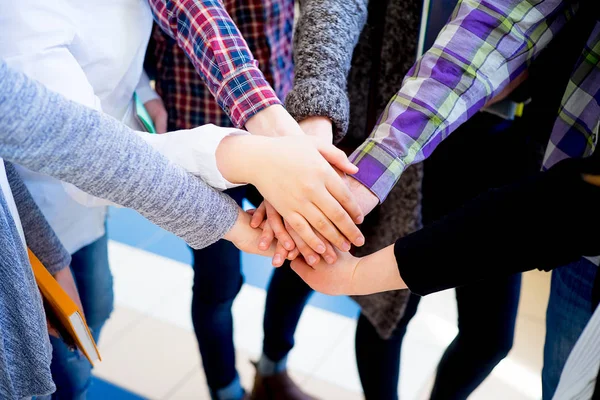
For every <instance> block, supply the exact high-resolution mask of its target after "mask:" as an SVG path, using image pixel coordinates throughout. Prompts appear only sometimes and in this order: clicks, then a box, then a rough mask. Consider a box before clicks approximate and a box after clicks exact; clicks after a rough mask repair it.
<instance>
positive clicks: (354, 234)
mask: <svg viewBox="0 0 600 400" xmlns="http://www.w3.org/2000/svg"><path fill="white" fill-rule="evenodd" d="M318 207H319V209H320V211H321V212H322V214H323V215H324V217H325V218H327V220H328V221H330V223H331V224H332V226H333V227H335V228H337V229H336V230H335V232H338V231H339V233H341V235H343V238H342V241H339V240H340V235H337V236H336V237H337V240H338V241H334V239H332V238H331V237H329V236H327V235H325V233H324V232H323V231H321V230H320V229H318V231H319V232H320V233H321V234H323V236H325V238H326V239H328V240H329V241H330V242H331V243H332V244H333V245H335V246H336V247H337V248H338V249H340V250H342V251H349V250H350V248H349V243H348V241H350V242H351V243H353V244H354V245H356V246H362V245H363V244H365V237H364V236H363V234H362V233H361V232H360V229H358V226H356V224H355V223H354V221H352V218H350V215H348V213H347V212H346V210H344V208H343V207H342V206H341V205H340V203H338V202H337V201H336V200H335V199H334V198H333V197H332V196H324V197H323V198H322V199H319V204H318ZM307 219H308V218H307ZM308 221H309V222H310V223H311V224H312V221H311V220H310V219H309V220H308ZM321 223H322V222H321ZM313 226H314V227H318V226H317V225H314V224H313ZM344 242H346V243H344ZM342 246H343V247H342Z"/></svg>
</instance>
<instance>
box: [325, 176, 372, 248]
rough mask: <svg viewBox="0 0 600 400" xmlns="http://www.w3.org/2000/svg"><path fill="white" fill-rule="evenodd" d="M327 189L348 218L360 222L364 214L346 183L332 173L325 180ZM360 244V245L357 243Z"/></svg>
mask: <svg viewBox="0 0 600 400" xmlns="http://www.w3.org/2000/svg"><path fill="white" fill-rule="evenodd" d="M325 186H326V187H327V190H328V191H329V193H330V194H331V196H333V198H334V199H335V200H336V201H337V202H338V203H339V205H340V206H342V208H343V209H344V210H345V211H346V213H348V215H350V218H352V220H353V221H354V222H355V223H357V224H362V222H363V221H364V219H365V216H364V214H363V212H362V209H361V208H360V206H359V205H358V202H357V201H356V198H355V197H354V195H353V194H352V192H351V191H350V189H349V188H348V186H347V185H346V183H345V182H344V181H343V180H342V179H341V178H340V177H339V175H337V174H336V173H332V174H331V175H330V177H329V179H328V180H327V181H326V182H325ZM357 246H361V245H357Z"/></svg>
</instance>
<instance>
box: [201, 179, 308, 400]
mask: <svg viewBox="0 0 600 400" xmlns="http://www.w3.org/2000/svg"><path fill="white" fill-rule="evenodd" d="M227 194H229V195H230V196H231V197H232V198H233V199H234V200H235V201H236V202H237V203H238V204H240V205H241V203H242V200H243V199H244V197H245V196H246V189H245V188H236V189H233V190H229V191H227ZM290 272H291V274H293V275H294V276H296V275H295V273H294V272H293V271H291V270H290ZM297 279H299V278H297ZM243 282H244V277H243V275H242V271H241V259H240V252H239V250H238V249H236V247H235V246H234V245H233V244H231V243H230V242H228V241H226V240H220V241H219V242H217V243H215V244H213V245H212V246H209V247H207V248H205V249H202V250H195V251H194V286H193V297H192V322H193V324H194V330H195V332H196V338H197V340H198V347H199V348H200V354H201V356H202V363H203V365H204V372H205V374H206V381H207V383H208V386H209V388H210V392H211V396H212V398H213V399H217V395H216V392H217V391H218V390H219V389H223V388H224V387H226V386H228V385H230V384H231V383H232V382H233V381H234V380H235V379H236V378H237V377H238V375H237V371H236V368H235V348H234V343H233V316H232V313H231V307H232V305H233V301H234V300H235V297H236V296H237V294H238V293H239V291H240V289H241V287H242V283H243ZM300 282H301V283H302V285H305V283H304V282H302V281H300ZM278 302H280V303H283V304H285V307H286V308H292V309H298V308H299V309H302V307H303V306H304V300H303V299H296V298H295V297H293V296H286V295H285V294H284V295H281V296H277V301H274V300H273V299H269V298H267V304H266V310H265V313H266V314H267V315H273V311H277V310H278V308H277V307H278ZM279 306H281V307H283V306H282V305H279ZM277 318H279V317H277ZM276 321H277V324H276V325H278V329H280V330H281V331H282V333H281V337H280V333H279V331H278V332H277V334H276V335H275V337H274V336H269V335H266V334H265V340H266V341H267V343H269V345H268V346H269V348H272V349H274V351H275V352H276V353H277V354H279V353H284V352H285V353H287V350H285V351H284V350H279V348H280V347H284V348H285V349H287V347H288V345H286V344H285V343H287V341H288V340H289V338H290V337H291V336H292V335H293V331H294V328H295V327H296V323H295V321H294V320H293V319H292V320H291V321H289V324H288V323H287V321H288V320H287V319H286V320H284V319H281V320H279V319H277V320H276ZM286 326H287V330H286ZM288 331H289V334H286V333H285V332H288ZM267 337H273V338H274V339H275V338H276V339H280V338H281V339H282V340H275V341H274V342H273V344H272V345H271V344H270V343H271V342H270V341H269V340H268V339H267ZM290 348H291V347H290Z"/></svg>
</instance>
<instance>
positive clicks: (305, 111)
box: [285, 0, 368, 142]
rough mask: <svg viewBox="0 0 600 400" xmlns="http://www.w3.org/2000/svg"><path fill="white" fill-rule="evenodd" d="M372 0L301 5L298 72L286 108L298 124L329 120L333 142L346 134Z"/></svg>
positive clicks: (318, 1)
mask: <svg viewBox="0 0 600 400" xmlns="http://www.w3.org/2000/svg"><path fill="white" fill-rule="evenodd" d="M367 4H368V0H303V1H301V2H300V7H301V14H300V19H299V21H298V25H297V27H296V33H295V36H294V61H295V63H296V72H295V74H296V75H295V78H294V87H293V89H292V90H291V91H290V93H289V94H288V95H287V97H286V100H285V105H286V108H287V110H288V111H289V113H290V114H291V115H292V116H293V117H294V118H296V120H298V121H300V120H303V119H305V118H307V117H310V116H316V115H318V116H325V117H329V118H330V119H331V120H332V121H333V125H334V132H333V133H334V142H337V141H339V140H341V139H342V138H343V137H344V135H345V134H346V131H347V130H348V120H349V109H350V104H349V101H348V95H347V92H346V88H347V78H348V71H349V70H350V63H351V61H352V53H353V51H354V46H356V42H357V41H358V37H359V35H360V32H361V31H362V29H363V27H364V25H365V22H366V20H367Z"/></svg>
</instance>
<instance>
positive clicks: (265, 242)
mask: <svg viewBox="0 0 600 400" xmlns="http://www.w3.org/2000/svg"><path fill="white" fill-rule="evenodd" d="M274 238H275V235H274V234H273V229H271V225H270V224H268V223H267V224H265V225H264V227H263V231H262V234H261V235H260V239H259V240H258V248H259V249H260V250H263V251H265V250H268V249H269V247H270V246H271V243H272V242H273V239H274Z"/></svg>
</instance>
